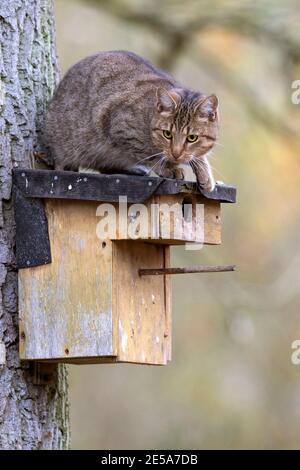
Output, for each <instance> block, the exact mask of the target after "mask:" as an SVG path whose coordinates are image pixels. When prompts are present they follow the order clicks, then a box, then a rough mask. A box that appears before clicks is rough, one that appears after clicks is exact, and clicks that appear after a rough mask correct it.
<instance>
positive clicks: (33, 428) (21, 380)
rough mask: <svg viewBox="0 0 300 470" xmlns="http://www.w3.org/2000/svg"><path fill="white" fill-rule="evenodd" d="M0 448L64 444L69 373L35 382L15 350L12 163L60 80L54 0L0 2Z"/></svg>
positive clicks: (29, 145) (23, 161)
mask: <svg viewBox="0 0 300 470" xmlns="http://www.w3.org/2000/svg"><path fill="white" fill-rule="evenodd" d="M0 80H1V81H0V85H1V87H0V159H1V160H0V188H1V206H0V225H1V234H0V286H1V297H0V448H1V449H65V448H68V445H69V416H68V415H69V407H68V398H67V373H66V369H65V366H62V365H60V366H58V367H57V369H56V372H55V374H53V381H52V384H50V385H34V383H33V380H32V375H31V373H30V371H31V367H32V366H30V365H29V364H28V363H20V361H19V354H18V309H17V300H18V299H17V270H16V266H15V224H14V215H13V204H12V168H14V167H26V168H28V167H29V166H30V153H31V151H32V149H37V148H38V146H39V143H38V134H39V128H40V123H41V119H42V116H43V112H44V109H45V105H46V103H47V101H48V100H49V98H50V96H51V94H52V93H53V89H54V87H55V85H56V83H57V80H58V66H57V59H56V51H55V26H54V16H53V3H52V0H14V1H11V0H1V2H0Z"/></svg>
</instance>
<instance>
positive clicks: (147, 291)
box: [113, 241, 170, 365]
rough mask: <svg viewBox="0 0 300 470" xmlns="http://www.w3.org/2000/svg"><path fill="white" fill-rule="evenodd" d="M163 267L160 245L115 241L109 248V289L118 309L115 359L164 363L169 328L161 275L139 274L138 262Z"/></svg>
mask: <svg viewBox="0 0 300 470" xmlns="http://www.w3.org/2000/svg"><path fill="white" fill-rule="evenodd" d="M145 265H146V266H149V267H154V266H157V265H158V266H161V267H164V247H163V246H159V245H154V244H149V243H143V242H136V241H116V242H114V250H113V266H114V268H113V269H114V272H115V274H116V277H115V278H114V287H113V291H114V294H115V295H116V304H115V308H116V311H117V312H118V360H119V361H122V362H128V361H129V362H136V363H144V364H157V365H159V364H160V365H163V364H166V363H167V361H168V360H169V357H170V345H169V341H170V340H169V337H168V336H166V333H168V332H169V331H170V324H169V319H168V315H167V313H166V301H165V283H164V279H163V278H159V281H158V282H157V279H158V278H157V277H153V278H151V279H149V278H147V279H146V278H142V277H140V276H139V274H138V269H139V268H140V267H141V266H145Z"/></svg>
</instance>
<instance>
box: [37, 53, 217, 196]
mask: <svg viewBox="0 0 300 470" xmlns="http://www.w3.org/2000/svg"><path fill="white" fill-rule="evenodd" d="M217 108H218V99H217V97H216V96H215V95H210V96H206V95H204V94H202V93H198V92H196V91H193V90H190V89H188V88H185V87H183V86H182V85H180V84H179V83H178V82H177V81H176V80H175V79H174V78H172V77H171V76H170V75H168V74H166V73H165V72H163V71H161V70H158V69H157V68H155V67H154V66H153V65H152V64H150V63H149V62H148V61H146V60H145V59H143V58H142V57H139V56H138V55H136V54H133V53H132V52H125V51H112V52H100V53H98V54H95V55H93V56H91V57H87V58H86V59H83V60H81V61H80V62H78V63H77V64H76V65H74V66H73V67H72V68H71V69H70V70H69V71H68V72H67V74H66V75H65V77H64V78H63V80H62V81H61V82H60V84H59V86H58V88H57V90H56V92H55V94H54V96H53V99H52V101H51V102H50V104H49V107H48V110H47V113H46V119H45V126H44V141H45V144H46V145H47V146H48V147H49V148H50V151H51V155H52V157H53V159H54V164H55V168H56V169H58V170H73V171H78V169H79V167H84V168H88V169H94V170H99V171H100V172H101V173H129V174H149V173H150V172H151V170H153V171H154V172H155V173H156V174H158V175H160V176H163V177H167V178H183V176H184V173H183V170H182V168H181V167H179V166H178V165H179V164H187V165H190V166H191V167H192V169H193V171H194V173H195V175H196V178H197V181H198V183H199V184H200V185H201V187H202V189H204V190H206V191H212V190H213V189H214V186H215V182H214V178H213V175H212V171H211V168H210V165H209V162H208V160H207V156H208V154H209V152H210V150H211V149H212V147H213V145H214V143H215V141H216V138H217V131H218V110H217Z"/></svg>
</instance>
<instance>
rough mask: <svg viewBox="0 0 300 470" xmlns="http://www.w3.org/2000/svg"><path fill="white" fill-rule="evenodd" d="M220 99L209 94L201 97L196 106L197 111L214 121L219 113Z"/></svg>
mask: <svg viewBox="0 0 300 470" xmlns="http://www.w3.org/2000/svg"><path fill="white" fill-rule="evenodd" d="M218 106H219V100H218V98H217V97H216V95H209V96H206V97H204V98H203V97H202V98H200V99H199V101H198V103H197V104H196V106H195V111H197V113H199V115H200V116H201V117H207V118H208V119H209V120H210V121H214V120H215V119H216V118H217V115H218Z"/></svg>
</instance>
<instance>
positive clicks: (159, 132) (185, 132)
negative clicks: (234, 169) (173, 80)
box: [151, 88, 218, 164]
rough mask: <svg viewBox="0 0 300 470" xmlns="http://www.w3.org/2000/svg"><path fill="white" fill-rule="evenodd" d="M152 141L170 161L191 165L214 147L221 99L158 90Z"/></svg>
mask: <svg viewBox="0 0 300 470" xmlns="http://www.w3.org/2000/svg"><path fill="white" fill-rule="evenodd" d="M151 125H152V140H153V144H154V145H155V147H157V148H158V149H159V150H160V151H161V152H163V153H164V155H165V156H166V157H167V158H168V160H170V161H172V162H173V163H178V164H179V163H188V162H189V161H191V160H192V159H193V158H194V159H197V158H201V157H202V156H204V155H206V154H207V153H208V152H209V151H210V150H211V149H212V147H213V145H214V143H215V141H216V138H217V132H218V99H217V97H216V96H215V95H210V96H204V95H201V94H199V93H196V92H194V91H190V90H184V89H179V88H173V89H171V90H165V89H164V88H158V89H157V93H156V109H155V112H154V116H153V120H152V123H151Z"/></svg>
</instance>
